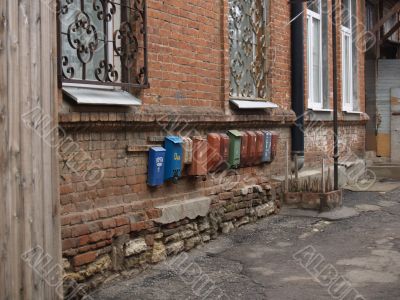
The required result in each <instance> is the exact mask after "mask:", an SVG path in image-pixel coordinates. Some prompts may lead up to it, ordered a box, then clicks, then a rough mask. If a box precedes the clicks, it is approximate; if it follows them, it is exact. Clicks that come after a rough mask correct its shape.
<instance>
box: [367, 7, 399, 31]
mask: <svg viewBox="0 0 400 300" xmlns="http://www.w3.org/2000/svg"><path fill="white" fill-rule="evenodd" d="M399 11H400V2H398V3H396V4H395V5H394V6H393V7H392V8H391V9H390V11H389V12H388V13H387V14H386V15H384V16H383V17H381V18H380V20H379V21H378V23H376V24H375V26H374V27H373V28H372V32H373V33H375V32H377V31H378V30H379V29H380V28H381V27H382V26H383V25H384V24H385V23H386V22H387V21H388V20H389V19H390V18H391V17H392V16H393V15H394V14H395V13H397V12H399ZM380 14H382V15H383V13H382V11H381V9H380Z"/></svg>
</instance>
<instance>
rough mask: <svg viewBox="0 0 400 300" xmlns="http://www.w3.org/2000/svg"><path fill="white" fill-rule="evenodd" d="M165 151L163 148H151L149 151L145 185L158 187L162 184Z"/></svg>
mask: <svg viewBox="0 0 400 300" xmlns="http://www.w3.org/2000/svg"><path fill="white" fill-rule="evenodd" d="M164 166H165V149H164V148H163V147H151V148H150V150H149V166H148V175H147V184H148V185H149V186H159V185H162V184H163V183H164V169H165V168H164Z"/></svg>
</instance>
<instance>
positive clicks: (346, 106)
mask: <svg viewBox="0 0 400 300" xmlns="http://www.w3.org/2000/svg"><path fill="white" fill-rule="evenodd" d="M352 1H353V0H349V6H350V7H348V10H349V15H350V21H349V22H350V28H349V27H346V26H343V25H342V26H341V39H342V43H341V46H342V50H341V52H342V108H343V111H345V112H352V111H354V91H353V88H354V87H353V81H354V74H353V18H352V16H353V11H352V5H353V3H352ZM346 37H348V38H349V46H348V47H347V48H348V52H347V53H345V50H344V49H345V47H344V43H345V40H346ZM346 56H348V62H349V70H350V72H349V74H347V75H348V76H347V80H346V78H345V72H344V69H345V68H344V61H345V57H346ZM347 88H348V89H349V94H350V99H347V93H346V90H347Z"/></svg>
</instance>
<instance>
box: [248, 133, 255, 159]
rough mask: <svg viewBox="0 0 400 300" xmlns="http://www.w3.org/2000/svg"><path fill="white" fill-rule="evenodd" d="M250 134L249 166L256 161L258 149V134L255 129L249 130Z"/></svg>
mask: <svg viewBox="0 0 400 300" xmlns="http://www.w3.org/2000/svg"><path fill="white" fill-rule="evenodd" d="M247 134H248V135H249V140H248V143H249V144H248V146H247V147H248V148H247V153H248V154H247V166H252V165H254V164H255V163H256V151H257V134H256V133H255V132H254V131H247Z"/></svg>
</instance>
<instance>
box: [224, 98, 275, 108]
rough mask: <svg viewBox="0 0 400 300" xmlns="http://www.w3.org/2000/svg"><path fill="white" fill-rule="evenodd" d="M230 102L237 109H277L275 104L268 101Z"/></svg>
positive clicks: (233, 100)
mask: <svg viewBox="0 0 400 300" xmlns="http://www.w3.org/2000/svg"><path fill="white" fill-rule="evenodd" d="M230 102H231V103H232V104H233V105H235V106H236V107H237V108H239V109H266V108H278V107H279V106H278V105H277V104H275V103H272V102H269V101H256V100H235V99H231V100H230Z"/></svg>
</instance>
